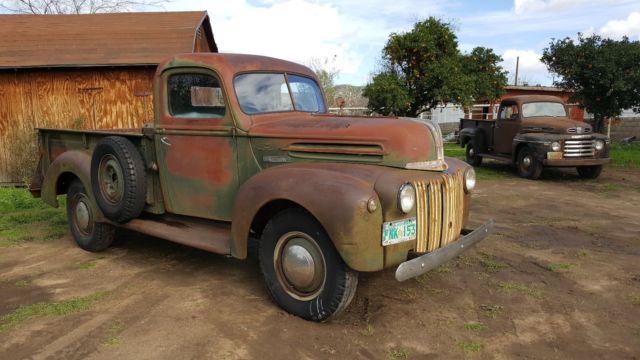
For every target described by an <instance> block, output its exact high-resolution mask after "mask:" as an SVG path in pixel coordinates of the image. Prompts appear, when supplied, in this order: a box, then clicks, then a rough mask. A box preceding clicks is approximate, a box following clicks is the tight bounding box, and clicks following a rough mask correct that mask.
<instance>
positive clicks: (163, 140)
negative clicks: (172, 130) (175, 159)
mask: <svg viewBox="0 0 640 360" xmlns="http://www.w3.org/2000/svg"><path fill="white" fill-rule="evenodd" d="M160 142H161V143H163V144H165V145H167V146H171V143H170V142H169V139H168V138H167V137H166V136H163V137H161V138H160Z"/></svg>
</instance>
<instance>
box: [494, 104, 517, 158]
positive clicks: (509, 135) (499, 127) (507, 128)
mask: <svg viewBox="0 0 640 360" xmlns="http://www.w3.org/2000/svg"><path fill="white" fill-rule="evenodd" d="M521 124H522V121H521V118H520V112H519V111H518V104H516V103H502V104H501V105H500V110H498V120H496V126H495V128H494V131H493V148H494V150H495V152H496V153H498V154H511V151H512V147H513V138H514V137H515V136H516V134H518V132H520V127H521Z"/></svg>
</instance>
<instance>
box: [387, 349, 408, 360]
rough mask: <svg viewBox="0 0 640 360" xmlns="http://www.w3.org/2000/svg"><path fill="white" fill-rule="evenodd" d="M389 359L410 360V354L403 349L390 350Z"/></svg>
mask: <svg viewBox="0 0 640 360" xmlns="http://www.w3.org/2000/svg"><path fill="white" fill-rule="evenodd" d="M389 358H390V359H408V358H409V352H408V351H407V350H403V349H392V350H389Z"/></svg>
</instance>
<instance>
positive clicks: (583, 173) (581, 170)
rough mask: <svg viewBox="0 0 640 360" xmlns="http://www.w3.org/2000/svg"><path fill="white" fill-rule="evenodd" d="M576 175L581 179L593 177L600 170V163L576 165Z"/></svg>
mask: <svg viewBox="0 0 640 360" xmlns="http://www.w3.org/2000/svg"><path fill="white" fill-rule="evenodd" d="M576 170H578V175H580V177H581V178H583V179H595V178H597V177H598V176H600V173H601V172H602V165H592V166H578V167H577V168H576Z"/></svg>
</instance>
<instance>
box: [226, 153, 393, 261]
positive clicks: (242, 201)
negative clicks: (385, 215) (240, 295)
mask: <svg viewBox="0 0 640 360" xmlns="http://www.w3.org/2000/svg"><path fill="white" fill-rule="evenodd" d="M302 182H304V183H305V186H304V187H300V186H299V184H300V183H302ZM308 189H315V190H313V191H309V190H308ZM322 194H325V195H322ZM326 194H333V195H334V196H331V195H326ZM372 197H373V198H375V199H376V201H378V204H379V203H380V202H379V199H378V197H377V194H376V193H375V191H374V189H373V184H372V183H369V182H367V181H364V180H362V179H359V178H357V177H355V176H351V175H348V174H345V173H341V172H336V171H331V170H326V169H322V168H320V167H318V168H309V167H306V168H299V167H295V166H286V165H285V166H280V167H277V168H272V169H268V170H265V171H262V172H260V173H258V174H256V175H255V176H254V177H252V178H251V179H249V180H248V181H247V182H245V183H244V184H243V185H242V186H241V187H240V189H239V191H238V196H237V197H236V200H235V203H234V207H233V212H232V222H231V231H232V237H233V239H232V243H231V254H232V255H233V256H234V257H236V258H240V259H244V258H246V256H247V241H248V238H249V236H252V234H259V233H260V232H261V231H262V230H263V229H264V226H265V225H266V224H267V222H268V221H269V219H270V216H273V215H275V214H276V213H278V212H279V211H282V210H284V209H286V208H291V207H294V208H295V207H297V208H301V209H303V210H304V211H306V212H307V213H309V215H310V216H312V217H313V218H315V220H316V221H318V223H319V224H320V225H321V226H322V228H323V229H324V230H325V231H326V233H327V235H328V236H329V238H330V239H331V241H332V243H333V245H334V246H335V248H336V250H337V251H338V253H339V254H340V256H341V257H342V259H343V260H344V262H345V263H346V264H347V265H348V266H349V267H350V268H352V269H354V270H357V271H376V270H381V269H382V268H383V265H384V254H383V249H382V247H380V248H379V249H378V247H373V246H371V241H377V240H378V239H380V237H381V231H382V230H381V224H382V211H381V210H380V209H378V210H377V211H375V212H373V213H370V212H369V211H368V210H367V201H368V200H369V199H371V198H372ZM376 223H379V224H380V226H375V225H372V224H376Z"/></svg>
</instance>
